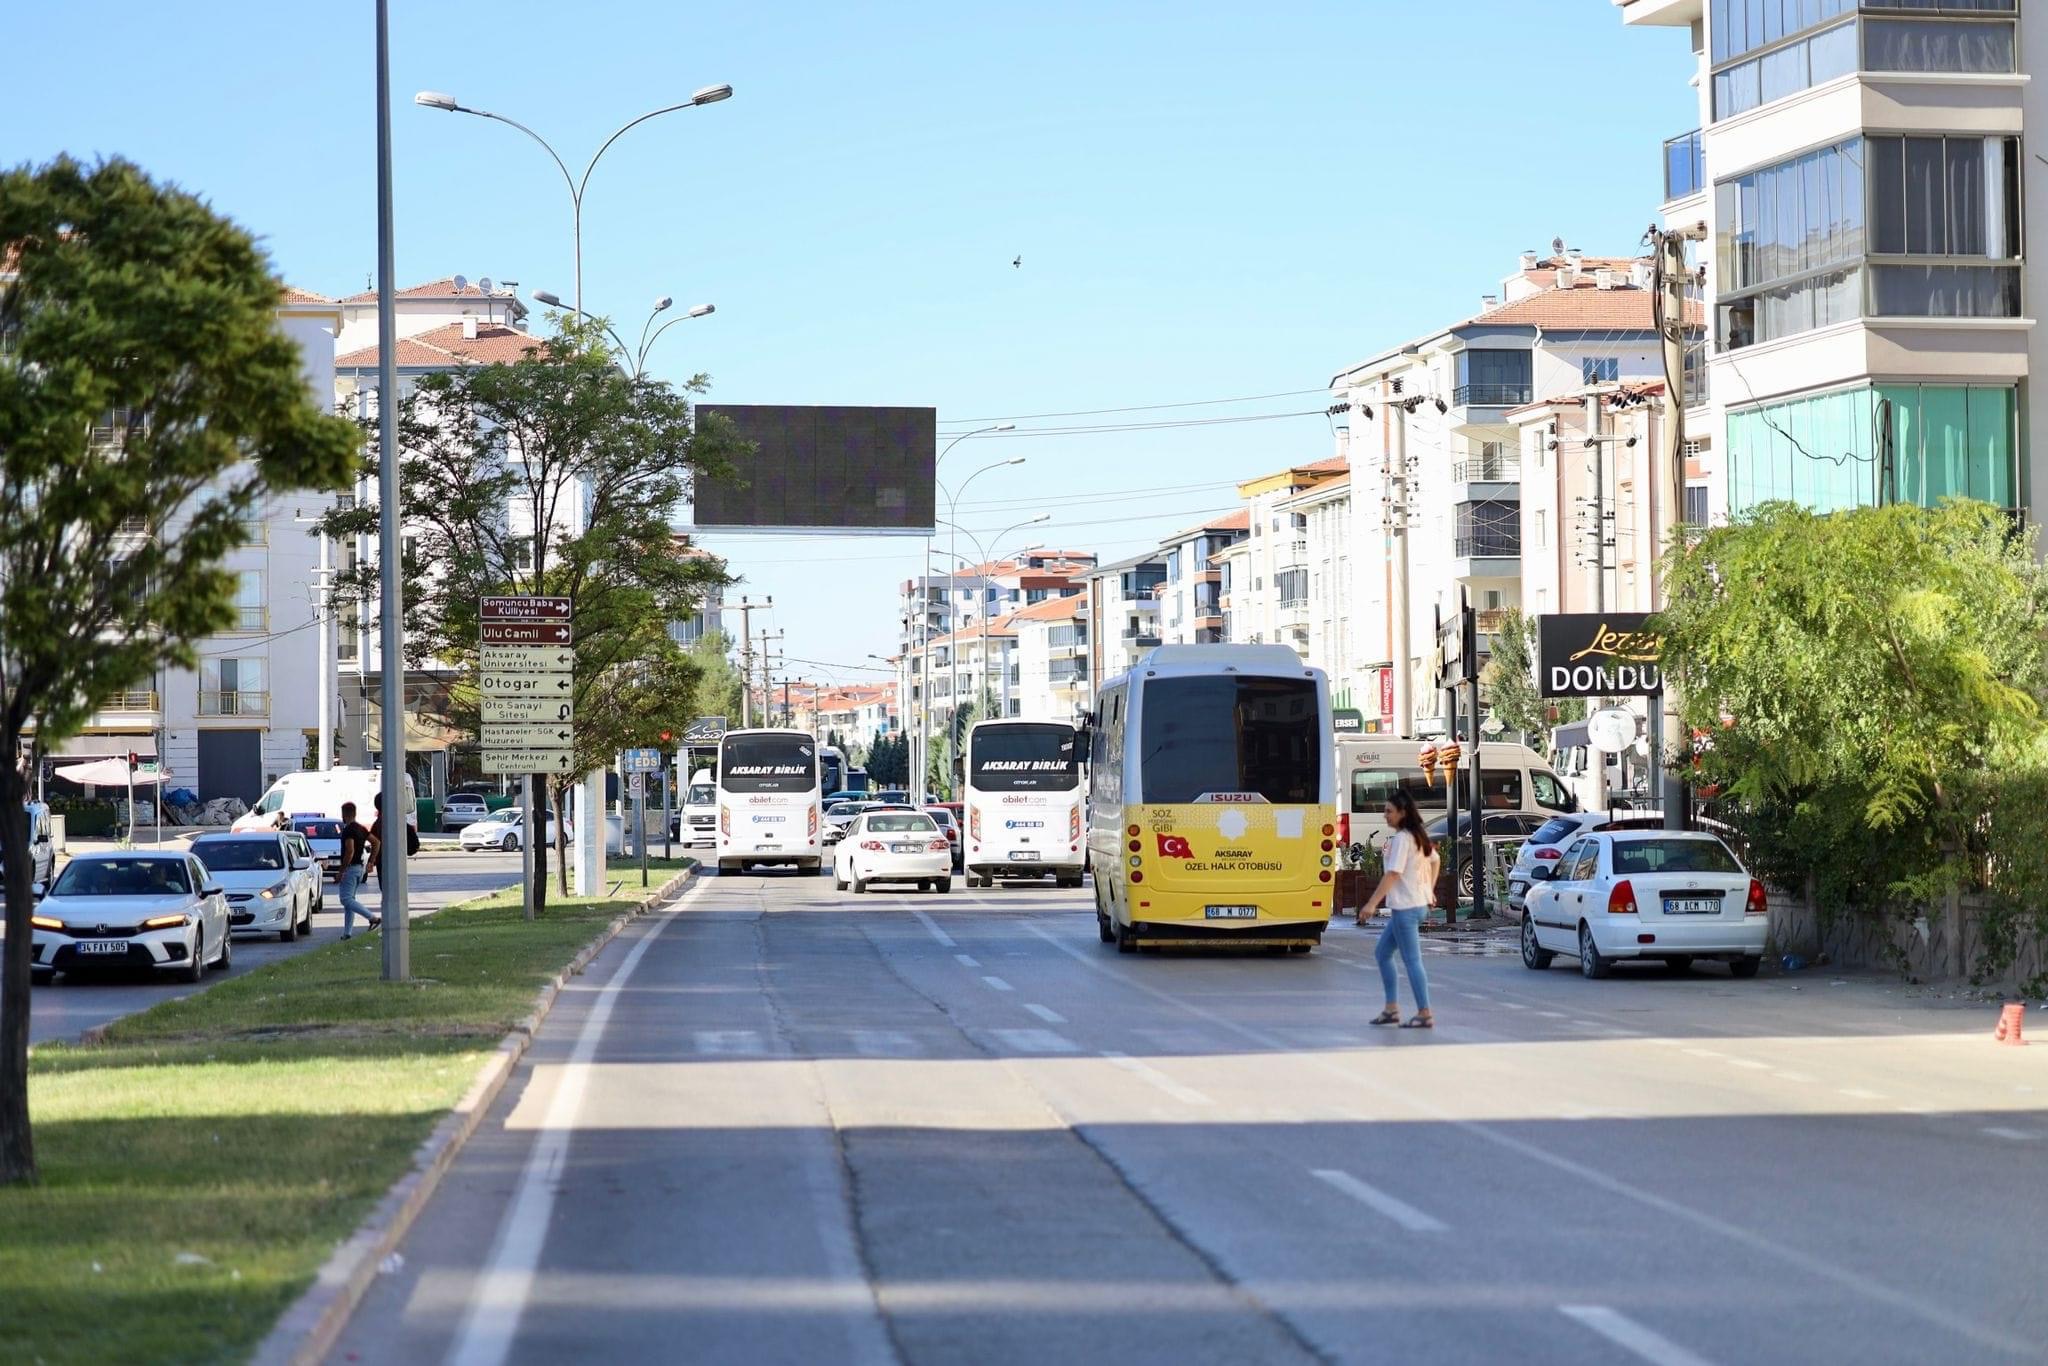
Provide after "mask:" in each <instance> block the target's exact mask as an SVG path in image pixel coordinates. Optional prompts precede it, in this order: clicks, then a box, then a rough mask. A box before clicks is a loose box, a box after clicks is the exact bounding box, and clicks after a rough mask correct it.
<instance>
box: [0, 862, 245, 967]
mask: <svg viewBox="0 0 2048 1366" xmlns="http://www.w3.org/2000/svg"><path fill="white" fill-rule="evenodd" d="M30 924H31V925H32V926H33V928H34V930H35V938H34V942H33V946H32V948H31V950H30V968H29V971H30V973H31V975H32V976H33V977H34V979H35V980H36V981H37V982H48V981H49V980H50V979H51V978H52V977H54V976H56V975H57V974H58V973H60V972H72V973H82V972H89V971H92V970H93V969H95V968H115V967H142V968H154V969H156V970H157V971H160V972H168V973H173V974H175V975H176V976H177V977H178V978H179V979H180V980H181V981H186V982H198V981H200V980H202V979H203V978H204V977H205V976H206V970H207V968H209V967H220V968H225V967H227V966H228V963H229V961H230V957H231V955H232V954H233V952H234V948H233V945H232V944H231V943H230V940H229V935H228V899H227V894H226V892H225V891H224V890H223V889H222V888H221V887H220V885H219V884H218V883H216V882H214V881H213V880H212V878H211V876H210V875H209V874H208V873H207V871H206V865H205V864H203V863H201V862H200V861H199V860H198V859H196V858H194V857H193V856H192V855H191V854H188V853H185V852H183V851H182V850H169V849H161V850H159V849H134V850H108V851H106V852H104V853H89V854H80V855H79V856H78V857H76V858H74V859H72V860H71V862H69V863H67V864H65V865H64V868H63V869H62V871H60V872H59V873H58V874H57V877H56V880H55V881H53V882H51V884H50V890H49V892H48V893H47V894H46V895H45V896H44V897H43V899H42V901H41V902H40V903H38V904H37V906H36V908H35V912H34V914H33V916H32V917H31V919H30Z"/></svg>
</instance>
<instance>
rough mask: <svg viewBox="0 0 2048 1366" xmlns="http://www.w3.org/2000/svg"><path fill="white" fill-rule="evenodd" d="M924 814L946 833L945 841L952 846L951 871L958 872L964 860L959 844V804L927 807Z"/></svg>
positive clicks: (941, 804)
mask: <svg viewBox="0 0 2048 1366" xmlns="http://www.w3.org/2000/svg"><path fill="white" fill-rule="evenodd" d="M924 813H925V814H926V815H927V816H930V817H931V818H932V819H933V820H935V821H937V822H938V823H939V829H941V830H943V831H945V832H946V839H947V840H948V841H950V842H951V843H952V846H953V870H954V871H955V872H958V871H959V870H960V867H961V865H962V863H963V862H964V861H965V860H966V857H967V855H966V853H965V851H964V849H963V847H962V845H961V843H960V803H959V802H942V803H940V804H939V805H937V806H928V807H926V808H925V809H924Z"/></svg>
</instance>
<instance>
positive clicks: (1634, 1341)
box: [1557, 1304, 1708, 1366]
mask: <svg viewBox="0 0 2048 1366" xmlns="http://www.w3.org/2000/svg"><path fill="white" fill-rule="evenodd" d="M1557 1312H1558V1313H1560V1314H1563V1315H1564V1316H1565V1317H1566V1318H1568V1319H1571V1320H1573V1321H1574V1322H1576V1323H1578V1324H1580V1325H1582V1326H1584V1327H1587V1328H1590V1329H1592V1330H1593V1331H1594V1332H1596V1333H1598V1334H1599V1335H1600V1336H1601V1337H1603V1338H1606V1339H1607V1340H1608V1341H1609V1342H1611V1343H1613V1344H1614V1345H1615V1346H1617V1347H1620V1348H1622V1349H1623V1350H1625V1351H1628V1352H1632V1353H1634V1354H1635V1355H1636V1356H1639V1357H1641V1358H1642V1359H1643V1360H1644V1361H1647V1362H1650V1363H1652V1366H1708V1363H1707V1359H1706V1358H1705V1357H1703V1356H1701V1355H1699V1354H1698V1353H1697V1352H1689V1351H1687V1350H1686V1349H1685V1348H1683V1347H1680V1346H1679V1345H1678V1344H1677V1343H1675V1342H1673V1341H1672V1340H1671V1339H1670V1338H1667V1337H1665V1336H1664V1335H1663V1334H1662V1333H1659V1332H1655V1331H1653V1330H1652V1329H1649V1328H1645V1327H1644V1326H1643V1325H1642V1324H1640V1323H1637V1322H1636V1321H1635V1320H1634V1319H1632V1318H1630V1317H1629V1316H1628V1315H1626V1314H1623V1313H1621V1312H1619V1311H1618V1310H1614V1309H1609V1308H1608V1307H1607V1306H1606V1305H1604V1304H1560V1305H1559V1306H1558V1307H1557Z"/></svg>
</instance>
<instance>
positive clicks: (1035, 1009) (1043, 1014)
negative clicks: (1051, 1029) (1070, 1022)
mask: <svg viewBox="0 0 2048 1366" xmlns="http://www.w3.org/2000/svg"><path fill="white" fill-rule="evenodd" d="M1024 1008H1025V1009H1026V1010H1028V1011H1030V1012H1031V1013H1032V1014H1033V1015H1036V1016H1037V1017H1038V1018H1039V1019H1041V1020H1043V1021H1045V1022H1046V1023H1047V1024H1065V1023H1066V1022H1067V1017H1066V1016H1064V1015H1062V1014H1060V1013H1059V1012H1058V1011H1057V1010H1053V1009H1050V1008H1049V1007H1046V1006H1042V1005H1039V1004H1038V1003H1037V1002H1035V1001H1026V1002H1025V1003H1024Z"/></svg>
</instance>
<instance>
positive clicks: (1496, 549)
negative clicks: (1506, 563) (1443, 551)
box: [1452, 531, 1522, 560]
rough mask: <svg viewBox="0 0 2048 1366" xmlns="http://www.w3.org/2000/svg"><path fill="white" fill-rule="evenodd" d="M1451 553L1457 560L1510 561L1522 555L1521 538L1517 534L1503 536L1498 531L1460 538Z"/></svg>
mask: <svg viewBox="0 0 2048 1366" xmlns="http://www.w3.org/2000/svg"><path fill="white" fill-rule="evenodd" d="M1452 553H1453V554H1455V555H1457V556H1458V558H1459V559H1506V560H1511V559H1514V558H1516V557H1517V556H1519V555H1520V554H1521V553H1522V537H1521V534H1520V533H1519V532H1517V533H1515V534H1513V535H1503V534H1502V533H1500V532H1498V531H1493V532H1488V533H1486V534H1484V535H1466V536H1460V537H1458V538H1457V543H1456V546H1455V548H1454V549H1453V551H1452Z"/></svg>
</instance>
